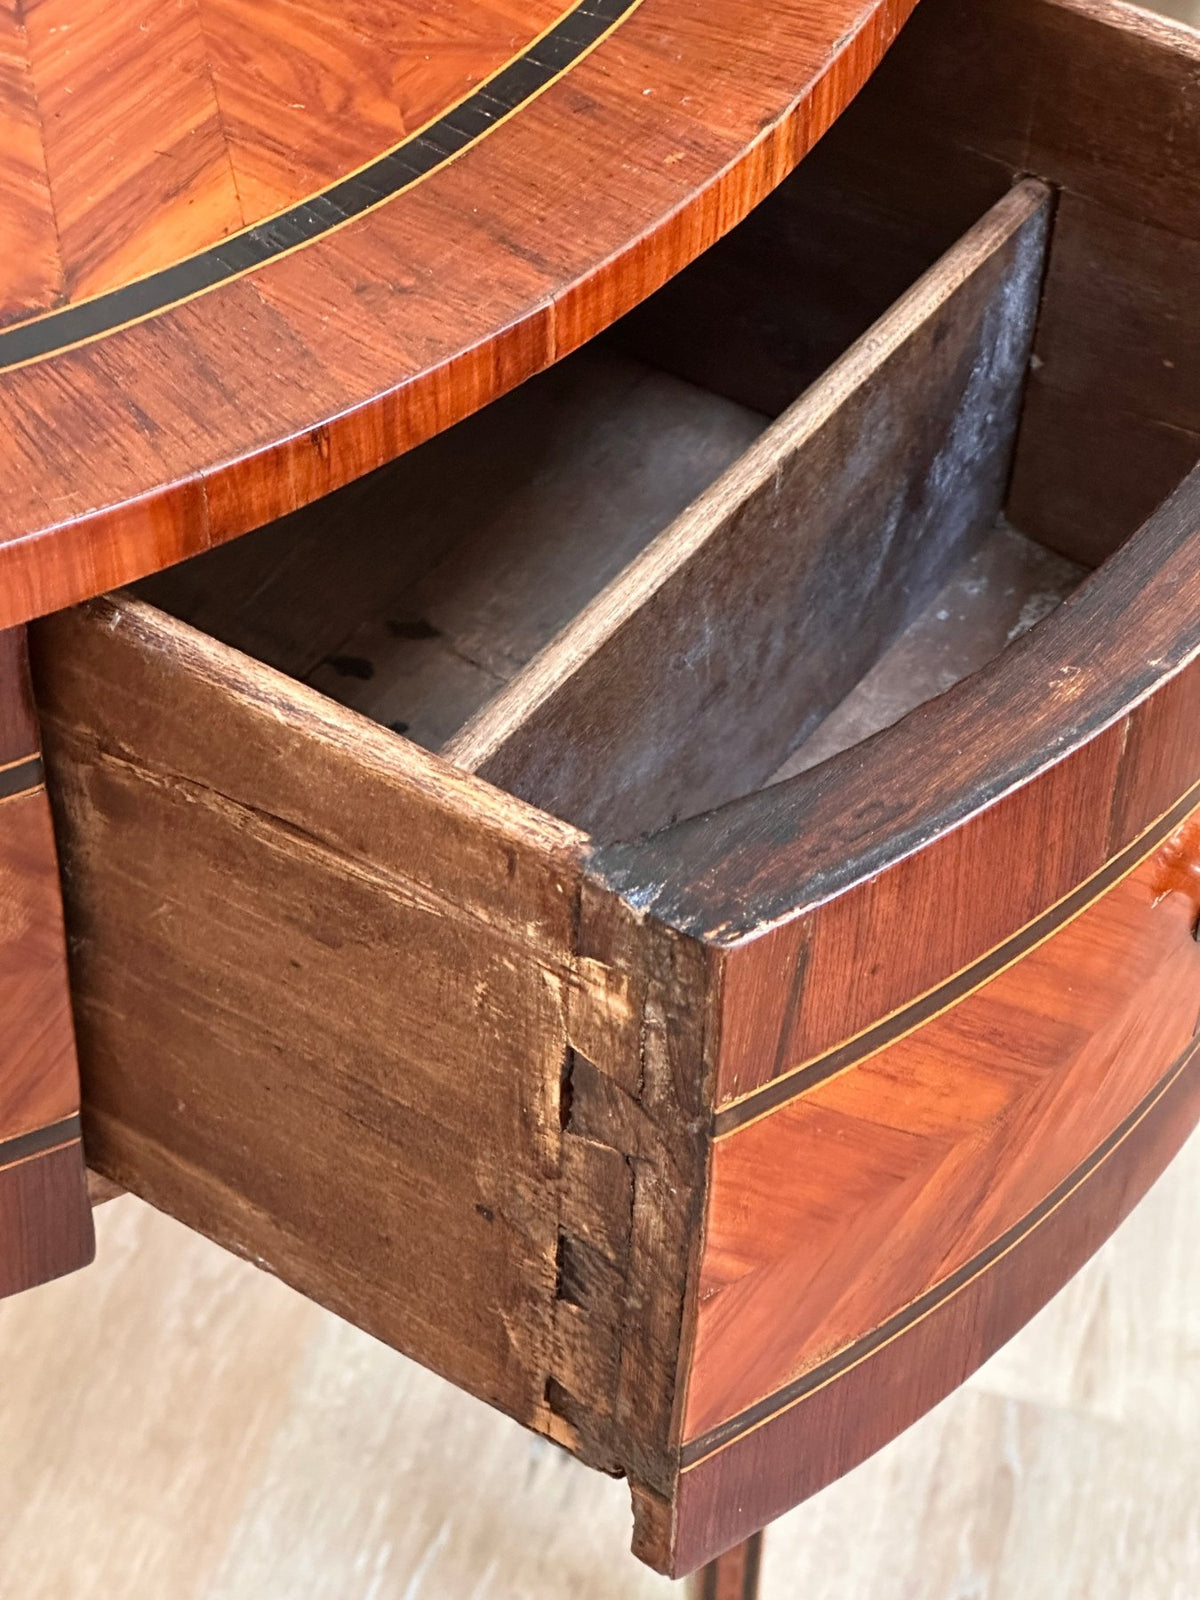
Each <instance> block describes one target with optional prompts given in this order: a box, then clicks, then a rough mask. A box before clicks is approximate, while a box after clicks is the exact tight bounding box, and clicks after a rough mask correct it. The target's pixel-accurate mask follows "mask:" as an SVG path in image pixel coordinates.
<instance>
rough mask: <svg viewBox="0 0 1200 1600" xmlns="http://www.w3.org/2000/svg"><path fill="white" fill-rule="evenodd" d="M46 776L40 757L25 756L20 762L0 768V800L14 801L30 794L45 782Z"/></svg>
mask: <svg viewBox="0 0 1200 1600" xmlns="http://www.w3.org/2000/svg"><path fill="white" fill-rule="evenodd" d="M45 779H46V774H45V771H44V769H43V767H42V758H41V756H25V757H23V758H22V759H21V760H20V761H13V762H10V763H9V765H8V766H6V767H0V800H15V799H17V798H18V796H20V795H23V794H32V793H33V791H34V790H35V789H40V788H41V787H42V784H43V783H44V782H45Z"/></svg>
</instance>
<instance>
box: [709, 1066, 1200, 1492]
mask: <svg viewBox="0 0 1200 1600" xmlns="http://www.w3.org/2000/svg"><path fill="white" fill-rule="evenodd" d="M1197 1057H1200V1039H1194V1040H1193V1041H1192V1043H1191V1044H1189V1045H1188V1047H1187V1049H1186V1050H1185V1051H1184V1052H1183V1054H1182V1055H1181V1056H1179V1057H1178V1058H1177V1059H1176V1060H1175V1062H1174V1064H1173V1065H1172V1066H1171V1067H1170V1068H1169V1069H1168V1071H1167V1072H1166V1073H1165V1075H1164V1076H1163V1077H1161V1078H1160V1079H1159V1080H1158V1082H1157V1083H1156V1084H1155V1085H1154V1087H1153V1088H1152V1089H1151V1090H1150V1092H1149V1093H1148V1094H1147V1095H1146V1096H1145V1097H1144V1098H1143V1099H1142V1100H1140V1101H1139V1102H1138V1104H1137V1105H1136V1106H1135V1107H1134V1109H1133V1110H1132V1111H1131V1112H1130V1113H1129V1115H1128V1116H1127V1117H1126V1118H1125V1119H1124V1120H1123V1121H1122V1122H1120V1123H1119V1124H1118V1125H1117V1127H1116V1128H1114V1129H1113V1131H1112V1133H1110V1134H1109V1136H1108V1138H1107V1139H1105V1140H1104V1141H1103V1143H1101V1144H1099V1145H1097V1146H1096V1148H1095V1150H1093V1151H1092V1153H1091V1155H1090V1156H1088V1158H1087V1160H1086V1161H1082V1162H1080V1164H1079V1166H1077V1167H1076V1168H1075V1169H1074V1171H1073V1172H1072V1173H1070V1175H1069V1176H1068V1177H1066V1178H1064V1179H1063V1181H1062V1182H1061V1183H1060V1184H1059V1185H1058V1186H1057V1188H1054V1189H1052V1190H1051V1191H1050V1193H1049V1194H1048V1195H1047V1196H1046V1198H1045V1199H1044V1200H1043V1201H1042V1202H1041V1203H1040V1204H1039V1205H1036V1206H1035V1207H1034V1208H1033V1210H1032V1211H1029V1212H1027V1213H1026V1214H1025V1216H1023V1217H1022V1218H1021V1220H1020V1221H1019V1222H1017V1223H1014V1225H1013V1226H1012V1227H1011V1228H1009V1229H1008V1230H1007V1232H1005V1233H1002V1234H1001V1235H1000V1236H999V1238H997V1239H995V1240H994V1241H993V1242H992V1243H991V1244H990V1245H988V1247H987V1249H986V1250H981V1251H980V1252H979V1253H978V1254H977V1255H975V1256H972V1258H971V1259H970V1261H968V1262H966V1264H965V1265H964V1266H962V1267H960V1268H959V1269H958V1271H957V1272H953V1273H951V1275H950V1276H949V1277H948V1278H944V1279H943V1280H942V1282H941V1283H938V1284H935V1285H934V1287H933V1288H932V1289H929V1290H927V1291H926V1293H925V1294H923V1295H921V1296H920V1297H919V1298H918V1299H916V1300H914V1301H913V1302H912V1303H911V1304H910V1305H907V1306H905V1307H904V1308H903V1310H901V1311H898V1312H897V1313H896V1314H895V1316H894V1317H890V1318H889V1319H888V1320H887V1321H886V1322H881V1323H880V1324H879V1326H878V1327H877V1328H874V1329H872V1331H871V1332H870V1333H868V1334H866V1335H865V1336H864V1337H863V1338H861V1339H858V1340H856V1341H855V1343H854V1344H851V1345H847V1346H846V1348H845V1349H844V1350H841V1351H839V1352H838V1354H837V1355H835V1356H831V1357H830V1359H829V1360H828V1361H825V1362H822V1364H821V1365H820V1366H819V1367H813V1369H812V1370H811V1371H810V1372H806V1373H804V1374H803V1375H802V1376H801V1377H799V1378H797V1379H795V1381H794V1382H792V1383H789V1384H786V1385H785V1386H784V1387H783V1388H782V1389H777V1390H776V1391H775V1393H774V1394H770V1395H768V1396H767V1397H766V1398H765V1399H763V1400H759V1401H757V1402H756V1403H755V1404H754V1405H752V1406H748V1407H747V1408H746V1410H745V1411H741V1412H739V1413H738V1415H737V1416H736V1417H730V1419H729V1420H728V1422H722V1423H719V1424H718V1426H717V1427H715V1428H711V1429H710V1430H709V1431H708V1432H707V1433H705V1434H701V1435H700V1437H699V1438H696V1439H693V1440H691V1441H690V1442H689V1443H688V1444H685V1445H684V1446H683V1449H682V1451H681V1462H682V1465H683V1467H684V1470H685V1471H686V1469H687V1468H688V1467H694V1466H697V1465H698V1464H699V1463H700V1462H701V1461H703V1460H705V1458H706V1457H708V1456H711V1455H714V1454H715V1453H716V1452H717V1451H718V1450H722V1449H724V1447H725V1446H726V1445H728V1444H732V1443H733V1441H734V1440H735V1439H738V1438H740V1437H741V1436H742V1435H743V1434H746V1433H749V1432H750V1431H751V1430H752V1429H754V1428H757V1427H759V1426H760V1425H761V1424H762V1423H764V1422H769V1421H770V1420H771V1419H772V1418H773V1417H776V1416H778V1415H779V1414H780V1413H781V1412H784V1411H788V1410H790V1409H791V1408H792V1406H794V1405H798V1404H799V1403H800V1402H801V1401H802V1400H804V1399H805V1398H806V1397H807V1396H808V1395H810V1394H813V1393H814V1392H815V1391H816V1390H818V1389H823V1388H824V1387H825V1385H826V1384H828V1383H832V1382H834V1381H836V1380H837V1379H838V1378H839V1377H841V1376H842V1375H843V1374H844V1373H846V1372H847V1371H848V1370H849V1369H850V1368H851V1367H856V1366H858V1364H859V1362H861V1361H865V1360H867V1359H868V1358H869V1357H870V1356H872V1355H873V1354H874V1353H875V1352H876V1351H877V1350H879V1349H881V1348H882V1347H883V1346H884V1345H886V1344H890V1343H891V1341H892V1340H893V1339H895V1338H897V1337H898V1336H899V1335H901V1334H903V1333H905V1332H907V1331H908V1329H910V1328H912V1327H914V1326H915V1325H916V1324H917V1323H918V1322H920V1321H922V1320H923V1318H925V1317H927V1316H928V1315H929V1313H930V1312H931V1311H936V1310H937V1309H938V1308H939V1307H940V1306H942V1305H944V1304H945V1303H946V1302H947V1301H949V1300H952V1299H953V1298H954V1296H955V1295H956V1294H957V1293H958V1292H959V1291H960V1290H961V1289H965V1288H966V1286H967V1285H968V1284H969V1283H971V1282H972V1281H973V1280H974V1279H975V1278H977V1277H979V1275H980V1274H981V1273H983V1272H986V1271H987V1270H988V1268H989V1267H991V1266H993V1265H994V1264H995V1263H996V1262H997V1261H998V1260H999V1259H1000V1258H1001V1257H1002V1256H1004V1255H1006V1254H1007V1253H1008V1251H1010V1250H1011V1249H1013V1248H1014V1246H1016V1245H1018V1244H1020V1243H1021V1242H1022V1241H1023V1240H1024V1239H1025V1238H1026V1237H1028V1235H1029V1234H1031V1233H1033V1231H1034V1230H1035V1229H1036V1228H1038V1227H1039V1226H1040V1225H1041V1224H1042V1223H1043V1222H1045V1220H1046V1219H1047V1217H1049V1216H1050V1215H1051V1214H1052V1213H1053V1212H1054V1211H1056V1210H1057V1209H1058V1207H1059V1206H1060V1205H1061V1204H1062V1202H1063V1201H1064V1200H1066V1199H1067V1198H1068V1196H1069V1195H1070V1194H1071V1193H1072V1192H1073V1191H1074V1190H1076V1189H1078V1188H1079V1186H1080V1185H1081V1184H1083V1183H1086V1182H1087V1180H1088V1178H1090V1177H1091V1175H1092V1174H1093V1173H1094V1172H1095V1171H1096V1170H1097V1169H1098V1168H1099V1167H1101V1166H1103V1164H1104V1162H1105V1161H1106V1160H1107V1159H1108V1157H1109V1156H1110V1155H1111V1154H1112V1153H1113V1151H1114V1150H1116V1149H1117V1147H1118V1146H1119V1145H1120V1144H1121V1143H1122V1142H1123V1141H1124V1140H1125V1139H1127V1138H1128V1137H1129V1135H1130V1134H1131V1133H1132V1132H1133V1130H1134V1129H1135V1128H1136V1127H1137V1125H1138V1123H1139V1122H1141V1121H1142V1120H1143V1119H1144V1118H1145V1117H1146V1116H1147V1115H1148V1114H1149V1113H1150V1112H1151V1111H1152V1110H1153V1109H1154V1107H1155V1105H1157V1103H1158V1102H1159V1101H1160V1100H1161V1099H1162V1097H1163V1095H1165V1094H1166V1093H1167V1091H1168V1090H1169V1089H1170V1088H1171V1086H1172V1084H1174V1083H1175V1082H1176V1081H1177V1079H1178V1078H1179V1077H1180V1076H1181V1075H1182V1074H1183V1073H1184V1072H1186V1070H1187V1069H1188V1067H1189V1066H1191V1065H1192V1063H1193V1062H1194V1061H1195V1060H1196V1059H1197Z"/></svg>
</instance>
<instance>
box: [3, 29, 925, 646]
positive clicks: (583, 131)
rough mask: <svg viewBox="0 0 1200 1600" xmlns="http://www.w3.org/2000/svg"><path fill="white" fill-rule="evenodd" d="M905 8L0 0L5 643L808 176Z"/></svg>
mask: <svg viewBox="0 0 1200 1600" xmlns="http://www.w3.org/2000/svg"><path fill="white" fill-rule="evenodd" d="M913 3H914V0H831V3H830V4H828V5H825V6H822V7H821V8H820V9H819V11H814V9H813V8H812V6H811V5H810V4H808V3H807V0H771V4H770V6H769V7H768V9H767V10H766V11H764V9H763V7H762V6H761V5H760V4H754V5H751V4H750V3H749V0H722V5H721V7H720V8H719V9H718V10H717V11H716V12H713V11H712V10H711V8H707V7H704V8H697V7H696V6H695V5H694V4H692V3H691V0H653V4H650V5H646V4H644V3H642V0H578V3H576V4H575V5H573V6H570V5H563V6H561V7H552V6H548V5H547V4H546V3H544V0H521V3H519V4H517V3H513V4H508V5H500V4H497V3H494V0H453V3H451V0H441V3H440V4H439V5H438V6H437V7H432V8H431V7H430V6H428V5H420V6H418V5H415V4H411V3H410V4H405V5H401V6H394V5H384V4H372V3H371V0H359V3H356V4H355V5H354V6H353V7H351V8H349V9H347V8H344V7H332V6H327V5H324V4H316V3H313V4H309V3H301V0H271V3H270V4H265V5H260V4H254V5H242V4H238V3H237V0H137V4H136V5H133V6H131V7H125V8H122V9H120V10H119V11H113V10H112V9H111V8H107V9H105V8H103V7H101V6H97V5H92V4H90V3H84V0H38V3H37V4H35V5H30V6H29V7H28V8H26V10H25V11H24V12H22V13H21V14H20V15H19V16H14V15H12V14H11V13H12V8H11V7H7V6H6V7H5V8H4V11H3V17H4V19H5V21H4V32H3V33H2V34H0V39H2V40H4V41H5V44H4V53H3V55H2V56H0V61H2V62H3V63H4V66H3V75H2V76H0V106H3V107H4V115H5V118H6V123H7V122H11V124H12V127H13V130H14V137H13V142H12V146H11V154H7V155H6V159H7V161H8V162H9V164H10V167H11V172H9V174H8V181H7V183H6V184H5V186H4V190H3V201H2V203H3V204H4V206H5V207H6V215H7V214H8V213H10V212H11V213H12V217H13V226H14V229H15V230H16V232H17V236H18V237H19V238H21V240H22V241H26V242H27V243H28V251H22V252H19V253H18V252H14V253H12V255H10V257H7V258H6V260H7V259H16V260H19V262H20V265H19V266H15V267H14V268H13V269H12V271H13V274H14V276H13V278H12V280H11V281H6V282H5V287H4V293H5V295H6V297H7V300H8V302H9V311H10V317H11V315H12V314H13V313H14V312H18V313H19V312H20V311H21V310H23V309H24V310H26V311H30V310H33V311H35V312H36V314H35V315H32V316H28V315H27V316H25V317H24V318H23V319H18V320H15V321H14V320H10V321H9V323H8V324H7V325H6V326H5V327H4V328H3V329H0V436H2V437H3V440H4V445H3V460H4V467H5V478H6V482H7V483H8V484H9V486H10V488H9V492H8V493H7V494H6V495H5V501H4V507H3V513H2V516H0V594H2V596H3V599H2V600H0V626H3V625H8V624H10V623H14V622H20V621H23V620H25V619H27V618H28V617H31V616H35V615H38V614H41V613H43V612H46V611H49V610H52V609H54V608H56V607H58V606H61V605H63V604H66V603H68V602H70V601H73V600H77V599H80V598H82V597H84V596H86V595H89V594H94V593H97V592H98V591H100V590H103V589H105V588H108V587H111V586H112V585H113V584H116V583H119V582H123V581H127V580H129V579H131V578H134V577H137V576H139V575H141V574H143V573H146V572H148V571H153V570H156V569H158V568H160V567H162V566H164V565H167V564H169V563H170V562H172V561H176V560H178V559H179V558H180V557H182V556H184V555H187V554H191V553H194V552H196V551H198V550H201V549H204V548H206V547H208V546H209V545H212V544H215V543H219V542H221V541H222V540H225V539H228V538H231V537H233V536H234V535H235V534H238V533H242V532H244V531H245V530H246V529H248V528H251V527H255V526H258V525H260V524H261V523H263V522H266V521H267V520H269V519H270V518H272V517H276V516H279V515H281V514H282V513H284V512H287V511H290V510H292V509H294V508H295V507H296V506H298V505H302V504H305V503H307V502H308V501H310V500H312V499H314V498H316V497H317V496H319V495H321V494H324V493H327V492H328V491H329V490H331V489H333V488H336V487H337V486H338V485H339V484H343V483H346V482H348V481H349V480H351V479H353V478H355V477H357V476H359V475H360V474H362V473H363V472H365V471H367V470H369V469H370V468H372V467H375V466H378V465H379V464H380V463H381V462H384V461H387V460H390V459H391V458H392V457H394V456H396V455H398V454H400V453H401V452H402V451H404V450H406V449H408V448H410V447H411V446H412V445H414V444H416V443H418V442H419V441H420V440H422V439H424V438H427V437H429V436H430V435H432V434H434V433H437V432H439V431H440V430H441V429H442V428H444V427H446V426H447V425H448V424H449V423H451V422H453V421H455V420H457V419H458V418H460V417H462V416H464V415H466V414H468V413H469V412H471V411H473V410H475V409H477V408H478V407H479V406H480V405H482V404H484V403H485V402H486V401H488V400H491V399H493V398H495V397H496V396H497V395H498V394H500V393H502V392H504V391H505V390H507V389H509V388H511V387H512V386H514V385H515V384H516V383H518V382H520V381H521V380H522V379H524V378H526V377H528V376H530V375H531V374H532V373H533V372H535V371H537V370H539V369H540V368H542V367H545V366H548V365H549V364H550V363H551V362H553V361H554V360H556V359H557V358H558V357H559V356H561V355H563V354H565V353H567V352H568V351H569V350H572V349H574V348H576V347H577V346H578V345H580V344H582V343H583V342H584V341H585V340H586V339H588V338H589V337H591V336H592V335H593V334H594V333H595V332H597V331H598V330H599V329H600V328H602V327H605V326H607V325H608V324H609V323H610V322H612V321H613V320H614V319H615V318H616V317H618V316H619V315H620V314H621V313H622V312H624V311H625V310H627V309H628V308H629V307H630V306H632V305H635V304H637V303H638V302H639V301H640V300H642V299H643V298H644V297H645V296H646V295H647V294H648V293H649V292H651V291H652V290H653V289H655V288H656V287H658V285H659V284H661V283H662V282H663V281H665V280H666V279H667V278H668V277H670V276H671V275H672V274H673V273H674V272H676V271H678V270H679V268H680V267H682V266H683V265H685V264H686V262H688V261H689V260H691V259H693V258H694V257H695V256H696V255H697V254H699V253H700V252H701V251H702V250H703V249H704V248H705V247H706V246H707V245H709V244H711V243H712V242H713V240H714V239H716V238H717V237H719V236H720V235H721V234H722V233H724V232H725V231H727V230H728V229H729V228H730V227H731V226H732V225H733V224H734V223H735V222H737V221H738V220H739V219H740V218H741V217H742V216H744V215H745V214H746V212H747V211H748V210H750V208H751V207H752V206H753V205H754V204H755V203H756V202H757V201H758V200H759V199H761V198H762V196H763V195H764V194H765V193H767V192H768V191H769V190H770V189H771V188H772V187H773V186H774V185H775V184H776V183H777V182H778V181H779V180H780V179H781V178H782V177H783V176H784V175H785V174H786V172H787V171H788V170H790V168H791V167H792V166H794V165H795V163H796V162H797V161H798V160H799V159H800V157H801V156H802V155H803V154H804V153H805V152H806V151H807V150H808V149H810V148H811V146H812V145H813V144H814V143H815V142H816V140H817V139H818V138H819V137H820V135H821V134H822V133H823V132H824V131H825V129H826V128H827V127H828V125H829V124H830V122H832V121H833V120H834V118H835V117H836V116H837V115H838V113H839V112H840V111H841V110H842V108H843V107H844V106H845V104H846V103H847V101H848V100H849V99H851V98H852V97H853V95H854V93H855V92H856V91H857V90H858V89H859V88H860V87H861V85H862V83H863V82H864V81H865V79H866V78H867V77H868V76H869V74H870V72H871V71H872V70H873V68H874V67H875V66H876V64H877V63H878V61H879V59H880V57H881V55H882V54H883V52H884V51H885V49H886V48H887V47H888V45H889V44H890V43H891V41H892V39H893V37H894V35H895V34H896V32H897V30H898V28H899V27H900V25H901V23H902V22H903V21H904V20H905V19H906V18H907V16H908V13H909V12H910V11H911V9H912V6H913ZM718 65H719V71H717V70H715V68H716V67H717V66H718ZM464 96H465V98H464ZM430 117H432V118H434V119H435V120H434V121H433V122H431V123H429V125H428V126H424V127H423V126H422V119H423V118H430ZM548 152H553V159H552V160H548V159H547V153H548ZM364 163H365V165H364ZM0 176H3V174H0ZM279 206H284V207H286V209H285V210H283V211H281V212H279V213H278V214H277V215H271V216H266V217H264V212H271V211H275V210H277V208H278V207H279ZM51 230H52V234H53V236H51ZM6 270H7V269H6ZM81 440H82V441H86V450H82V451H81V450H80V448H79V441H81Z"/></svg>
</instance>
